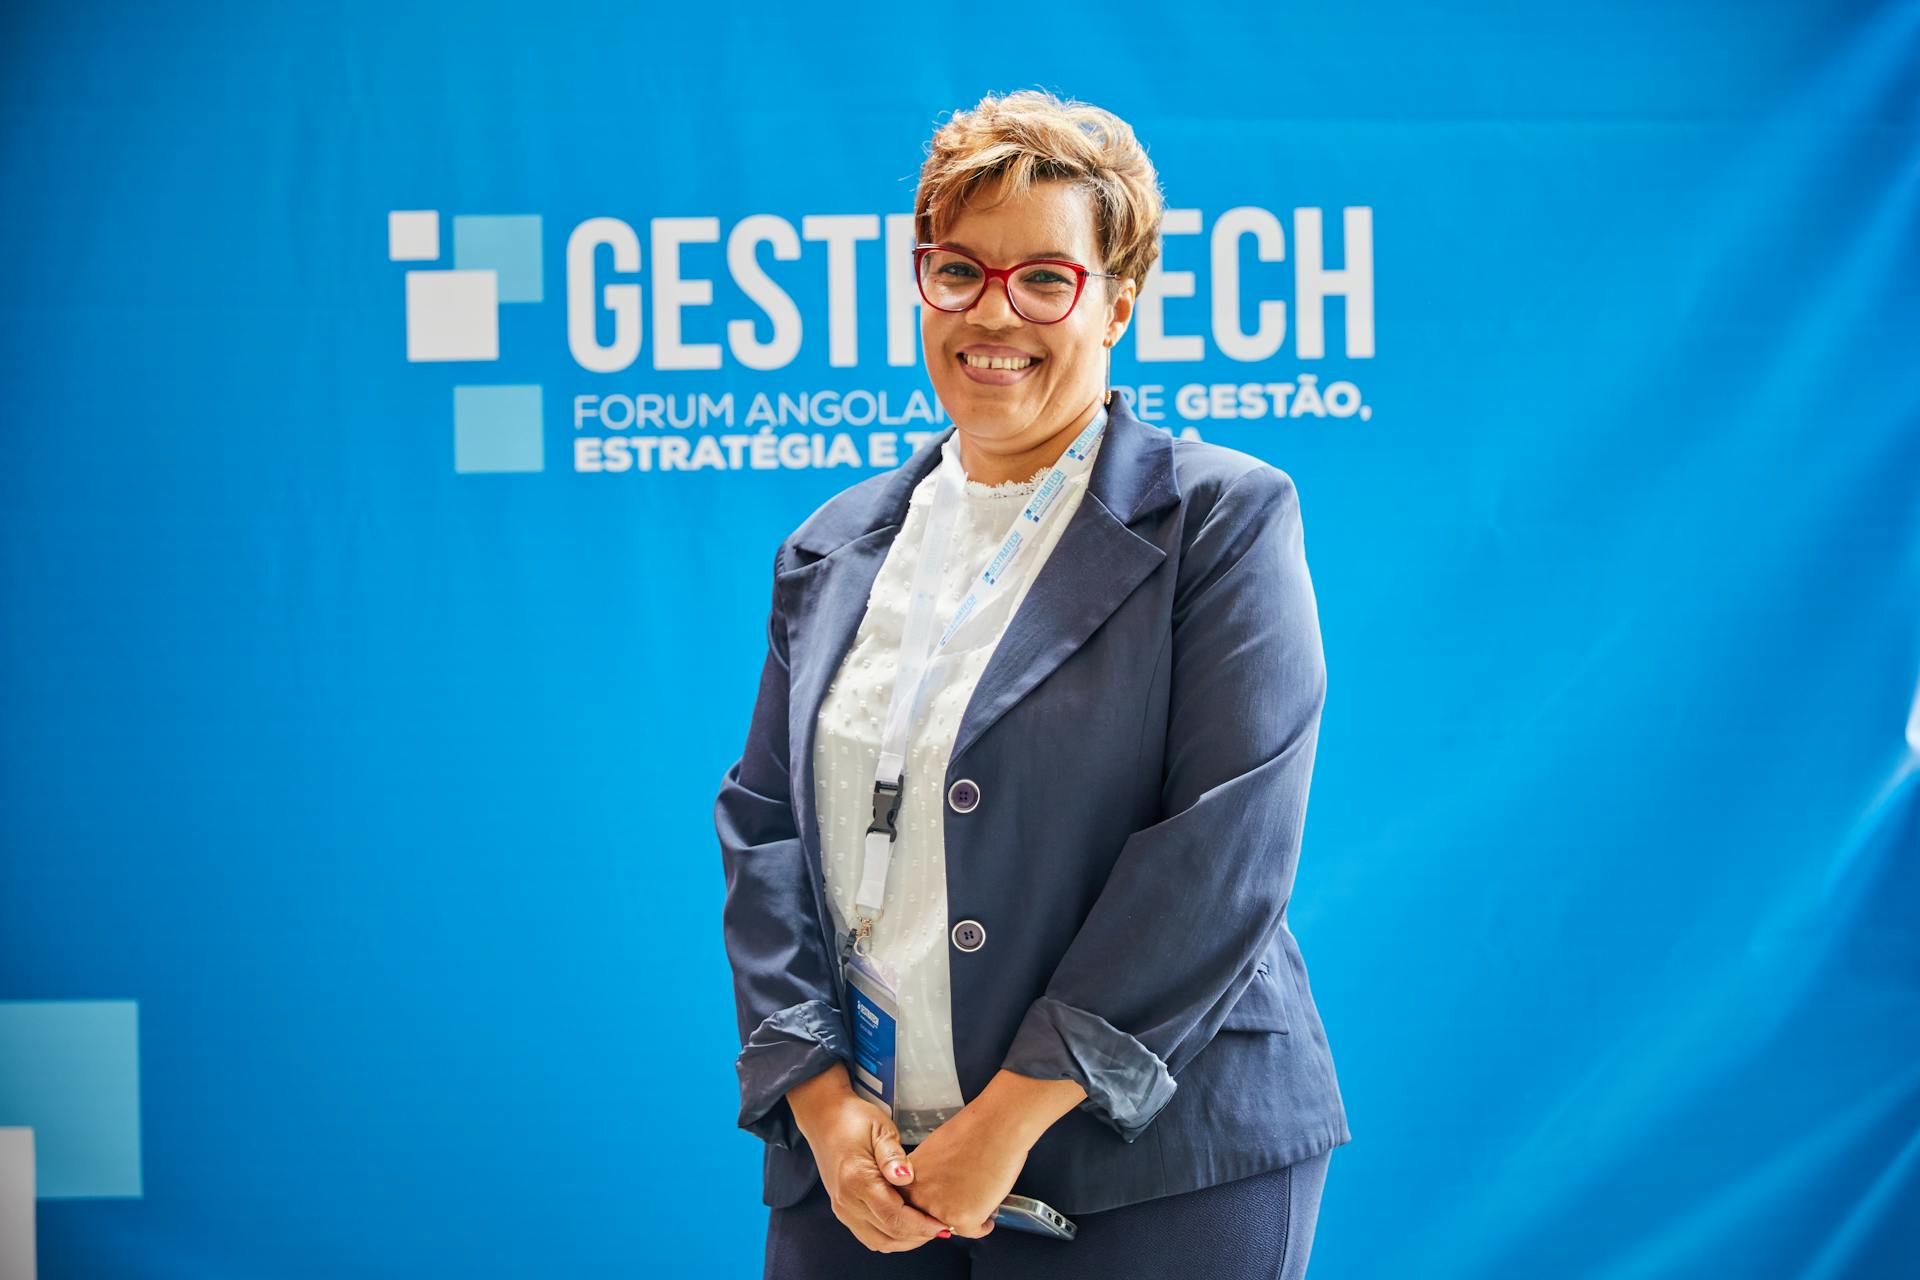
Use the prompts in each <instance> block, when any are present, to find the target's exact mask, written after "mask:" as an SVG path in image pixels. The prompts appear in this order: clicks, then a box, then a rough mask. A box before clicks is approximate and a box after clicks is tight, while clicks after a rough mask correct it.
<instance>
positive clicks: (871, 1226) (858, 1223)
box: [833, 1187, 944, 1253]
mask: <svg viewBox="0 0 1920 1280" xmlns="http://www.w3.org/2000/svg"><path fill="white" fill-rule="evenodd" d="M875 1190H876V1191H879V1192H880V1194H882V1195H890V1194H893V1193H891V1192H888V1191H886V1190H884V1189H883V1188H877V1187H876V1188H875ZM833 1213H834V1216H835V1217H837V1218H839V1219H840V1221H841V1223H842V1224H843V1225H844V1226H845V1227H846V1228H847V1230H849V1231H851V1232H852V1233H853V1235H854V1238H855V1239H857V1240H859V1241H860V1243H861V1244H863V1245H865V1246H866V1247H867V1248H869V1249H871V1250H873V1251H874V1252H875V1253H904V1252H906V1251H907V1250H909V1249H918V1248H919V1247H920V1246H921V1245H923V1244H925V1243H926V1242H927V1241H928V1240H931V1239H934V1238H935V1237H936V1236H937V1234H938V1230H944V1228H941V1227H940V1224H939V1223H937V1222H934V1221H933V1219H931V1218H928V1217H927V1216H926V1215H925V1214H923V1213H920V1212H919V1210H917V1209H913V1208H911V1207H910V1206H907V1205H905V1204H900V1205H896V1206H893V1207H891V1208H889V1207H886V1206H884V1205H875V1204H874V1203H873V1201H871V1200H869V1199H866V1198H861V1199H856V1200H853V1201H850V1202H843V1201H839V1200H836V1201H834V1202H833ZM920 1220H924V1222H926V1223H931V1224H932V1225H933V1226H934V1227H935V1228H936V1229H938V1230H936V1231H935V1232H934V1233H931V1234H930V1233H928V1232H927V1231H926V1230H925V1229H924V1227H923V1226H922V1225H918V1224H919V1222H920Z"/></svg>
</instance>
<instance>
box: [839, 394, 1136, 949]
mask: <svg viewBox="0 0 1920 1280" xmlns="http://www.w3.org/2000/svg"><path fill="white" fill-rule="evenodd" d="M1106 426H1107V408H1106V405H1105V404H1102V405H1101V406H1100V408H1099V409H1098V410H1097V411H1096V412H1095V413H1094V415H1093V420H1092V421H1091V422H1089V423H1087V425H1086V428H1085V429H1084V430H1082V431H1081V432H1080V434H1079V435H1078V436H1075V437H1074V440H1073V443H1072V444H1070V445H1068V446H1067V448H1066V451H1065V452H1064V453H1062V454H1061V455H1060V460H1059V461H1058V462H1056V463H1054V464H1053V469H1052V470H1051V471H1049V472H1047V474H1046V476H1045V478H1044V479H1042V480H1041V481H1040V487H1039V488H1038V489H1035V490H1034V492H1033V496H1032V497H1031V498H1029V499H1028V500H1027V505H1026V506H1025V507H1024V508H1023V509H1022V510H1021V511H1020V513H1019V514H1018V515H1016V516H1015V517H1014V518H1013V524H1012V526H1011V527H1010V528H1009V529H1008V530H1007V534H1006V536H1005V537H1004V538H1002V539H1001V540H1000V546H999V549H998V550H996V551H995V552H994V553H993V554H992V555H990V556H988V557H987V562H986V563H985V564H984V565H983V566H981V569H980V572H979V573H977V574H975V575H974V579H973V589H972V590H971V591H969V592H968V593H967V595H966V597H965V598H964V599H963V600H961V601H960V603H959V604H958V605H956V606H955V607H954V611H953V617H952V618H950V619H949V620H948V622H947V625H946V628H945V630H943V631H942V632H941V633H940V634H939V636H938V637H935V636H934V635H933V612H934V596H935V593H936V591H937V589H938V587H939V582H940V577H941V573H942V570H943V568H944V566H945V561H946V556H947V552H948V550H949V547H950V544H951V542H952V540H953V526H954V520H955V517H956V515H957V514H958V512H959V510H960V506H961V501H962V499H963V497H964V486H965V484H966V472H965V471H964V469H963V468H962V467H961V465H960V447H959V433H958V432H955V433H954V434H953V435H951V436H949V437H948V438H947V442H946V444H945V445H943V446H942V447H941V453H942V455H943V458H942V465H941V467H940V471H939V478H938V480H937V481H936V483H935V492H934V503H933V508H932V510H931V511H930V512H929V513H928V516H927V528H926V533H925V535H924V536H923V538H922V541H921V543H920V556H919V560H918V562H917V563H916V564H915V566H914V574H913V595H912V597H911V599H910V600H909V602H908V606H907V624H906V632H905V634H904V635H903V636H902V638H901V643H900V660H899V663H898V665H897V668H896V671H895V675H894V684H893V695H892V700H891V701H890V702H889V703H888V705H887V719H886V727H885V729H884V731H883V732H882V734H881V737H880V760H879V763H878V764H877V765H876V766H875V768H874V774H873V822H872V823H871V824H870V825H869V826H868V827H867V834H866V844H865V848H864V850H863V854H862V857H861V863H860V887H859V889H858V890H857V891H856V892H855V894H854V914H855V917H856V920H855V923H854V925H853V927H852V928H851V929H849V930H848V931H847V937H846V941H845V943H844V945H843V946H842V947H841V955H842V956H845V955H846V954H847V953H848V952H850V951H853V950H855V949H858V950H859V951H860V953H861V954H862V955H865V954H866V950H867V939H868V937H869V935H871V934H872V932H873V922H874V921H875V920H877V919H879V918H880V915H881V906H882V903H883V902H884V900H885V898H886V890H887V869H888V868H889V867H890V866H891V865H892V863H893V846H894V843H895V841H896V840H897V839H898V838H899V835H900V832H899V828H898V827H897V826H896V825H895V822H896V819H897V818H898V817H899V815H900V788H901V785H902V783H903V782H904V780H905V772H904V771H905V768H906V752H907V731H908V728H909V726H910V725H911V724H912V723H913V721H914V720H915V719H916V718H917V717H918V715H919V712H920V708H921V705H922V703H923V701H924V700H925V697H926V695H927V692H928V690H929V688H930V687H931V685H932V683H933V682H932V681H931V680H930V679H929V678H928V677H929V676H930V675H931V672H932V668H933V664H934V662H935V660H936V658H938V657H944V656H946V654H945V653H943V652H942V650H946V649H947V646H948V645H949V644H951V643H952V641H953V639H954V637H956V636H960V635H968V636H971V635H973V634H974V633H975V632H977V631H979V630H981V629H982V628H983V627H984V626H985V625H986V623H987V620H988V619H989V618H990V617H991V616H992V613H993V606H994V605H995V604H998V603H1003V602H1004V600H1005V599H1007V598H1009V597H1007V596H1006V590H1007V587H1008V585H1009V584H1010V583H1011V582H1012V581H1013V569H1014V568H1015V566H1016V565H1018V564H1019V563H1020V560H1021V557H1022V555H1023V554H1024V553H1025V551H1026V550H1027V548H1028V547H1029V546H1031V545H1032V544H1033V543H1035V542H1037V541H1039V539H1040V534H1041V531H1042V529H1043V528H1044V527H1045V526H1046V524H1047V521H1048V520H1049V518H1050V517H1051V516H1053V515H1054V513H1055V512H1056V511H1058V509H1059V506H1060V501H1059V499H1060V497H1061V495H1062V494H1064V493H1065V492H1066V489H1067V482H1068V481H1069V480H1071V479H1073V478H1074V477H1076V476H1078V475H1080V474H1082V473H1083V472H1085V471H1086V470H1087V469H1088V468H1089V467H1091V466H1092V465H1093V447H1094V445H1095V444H1096V443H1097V442H1098V441H1099V439H1100V434H1101V432H1103V431H1104V430H1106Z"/></svg>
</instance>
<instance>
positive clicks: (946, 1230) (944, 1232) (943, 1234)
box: [940, 1227, 953, 1240]
mask: <svg viewBox="0 0 1920 1280" xmlns="http://www.w3.org/2000/svg"><path fill="white" fill-rule="evenodd" d="M952 1234H953V1228H952V1227H942V1228H940V1238H941V1239H942V1240H945V1239H946V1238H947V1237H948V1236H950V1235H952Z"/></svg>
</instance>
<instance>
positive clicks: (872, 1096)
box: [841, 939, 900, 1116]
mask: <svg viewBox="0 0 1920 1280" xmlns="http://www.w3.org/2000/svg"><path fill="white" fill-rule="evenodd" d="M841 972H842V976H843V977H845V979H846V983H847V998H848V1001H849V1002H850V1003H851V1005H852V1022H853V1064H852V1065H853V1072H852V1076H853V1088H854V1092H856V1093H858V1094H859V1095H860V1096H861V1097H863V1098H866V1099H867V1100H868V1101H870V1102H875V1103H878V1104H879V1105H880V1106H881V1107H883V1108H885V1109H886V1113H887V1114H888V1115H889V1116H891V1115H892V1114H893V1085H894V1080H895V1079H896V1077H897V1072H896V1068H897V1066H898V1064H899V1059H900V1049H899V1039H900V1034H899V1033H900V996H899V993H898V991H897V990H896V989H895V987H894V984H893V983H892V982H890V981H888V979H887V976H886V974H885V973H883V972H882V971H881V969H880V966H879V965H878V964H877V963H876V962H875V961H874V959H873V957H872V956H871V955H868V954H866V943H865V940H864V939H862V940H861V941H858V942H856V943H855V944H854V946H853V948H852V949H851V950H850V951H849V952H848V953H847V959H846V963H845V964H844V965H842V966H841Z"/></svg>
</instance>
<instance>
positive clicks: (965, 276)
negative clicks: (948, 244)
mask: <svg viewBox="0 0 1920 1280" xmlns="http://www.w3.org/2000/svg"><path fill="white" fill-rule="evenodd" d="M934 274H935V275H940V276H947V277H950V278H952V279H955V280H971V279H973V278H974V277H975V276H976V275H978V274H979V272H977V271H975V270H974V269H973V264H972V263H970V262H944V263H941V264H940V265H939V266H937V267H935V268H934Z"/></svg>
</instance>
